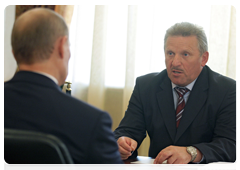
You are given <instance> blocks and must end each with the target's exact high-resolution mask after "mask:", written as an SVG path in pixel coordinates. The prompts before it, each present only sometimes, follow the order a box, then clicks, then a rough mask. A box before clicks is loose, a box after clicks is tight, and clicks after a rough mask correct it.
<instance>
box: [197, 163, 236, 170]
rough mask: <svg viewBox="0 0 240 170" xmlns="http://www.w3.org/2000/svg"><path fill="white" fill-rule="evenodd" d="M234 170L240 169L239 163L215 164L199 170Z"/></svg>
mask: <svg viewBox="0 0 240 170" xmlns="http://www.w3.org/2000/svg"><path fill="white" fill-rule="evenodd" d="M220 169H221V170H233V169H238V163H234V162H213V163H209V164H207V165H204V166H202V167H199V168H198V170H220Z"/></svg>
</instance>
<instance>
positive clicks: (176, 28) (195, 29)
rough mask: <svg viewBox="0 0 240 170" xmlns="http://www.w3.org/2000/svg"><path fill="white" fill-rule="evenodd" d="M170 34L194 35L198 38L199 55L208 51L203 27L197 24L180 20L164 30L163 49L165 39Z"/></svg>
mask: <svg viewBox="0 0 240 170" xmlns="http://www.w3.org/2000/svg"><path fill="white" fill-rule="evenodd" d="M170 36H183V37H187V36H196V37H197V40H198V49H199V52H200V55H202V54H203V53H204V52H206V51H208V42H207V37H206V34H205V32H204V30H203V28H202V27H200V26H198V25H194V24H192V23H189V22H181V23H176V24H175V25H173V26H171V27H170V28H169V29H168V30H167V31H166V34H165V37H164V51H165V48H166V42H167V39H168V37H170Z"/></svg>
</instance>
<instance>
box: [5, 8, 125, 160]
mask: <svg viewBox="0 0 240 170" xmlns="http://www.w3.org/2000/svg"><path fill="white" fill-rule="evenodd" d="M11 38H12V41H11V43H12V51H13V55H14V57H15V59H16V61H17V64H18V67H19V70H20V71H19V72H17V73H16V75H14V77H13V78H12V79H11V80H10V81H8V82H6V83H5V84H4V128H13V129H22V130H31V131H38V132H43V133H48V134H52V135H55V136H56V137H58V138H59V139H61V140H62V141H63V143H65V145H66V146H67V148H68V150H69V152H70V155H71V156H72V158H73V161H74V163H84V164H88V163H96V164H101V163H104V164H117V163H122V160H121V157H120V154H119V152H118V145H117V143H116V140H115V138H114V135H113V132H112V131H111V125H112V121H111V118H110V116H109V115H108V114H107V113H106V112H103V111H101V110H98V109H96V108H94V107H92V106H90V105H88V104H86V103H84V102H82V101H79V100H77V99H75V98H73V97H71V96H69V95H67V94H65V93H63V92H62V91H61V89H60V87H59V86H60V85H62V84H63V83H64V82H65V79H66V76H67V74H68V61H69V58H70V50H69V33H68V28H67V25H66V23H65V21H64V19H63V18H62V17H61V16H60V15H58V14H57V13H55V12H54V11H52V10H49V9H44V8H38V9H33V10H29V11H27V12H25V13H24V14H22V15H21V16H20V17H19V18H18V19H17V20H16V21H15V23H14V26H13V30H12V37H11Z"/></svg>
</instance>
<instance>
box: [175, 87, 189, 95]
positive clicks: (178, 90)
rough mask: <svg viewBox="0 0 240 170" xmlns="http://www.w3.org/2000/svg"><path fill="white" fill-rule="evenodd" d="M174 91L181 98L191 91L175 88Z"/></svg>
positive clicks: (184, 88)
mask: <svg viewBox="0 0 240 170" xmlns="http://www.w3.org/2000/svg"><path fill="white" fill-rule="evenodd" d="M174 89H175V91H176V92H177V93H178V95H179V96H184V94H186V93H187V92H188V91H189V89H188V88H186V87H175V88H174Z"/></svg>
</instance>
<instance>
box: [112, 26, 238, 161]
mask: <svg viewBox="0 0 240 170" xmlns="http://www.w3.org/2000/svg"><path fill="white" fill-rule="evenodd" d="M164 52H165V64H166V69H165V70H163V71H162V72H160V73H150V74H147V75H144V76H141V77H138V78H137V80H136V85H135V87H134V90H133V93H132V96H131V99H130V101H129V105H128V109H127V111H126V113H125V116H124V118H123V119H122V121H121V123H120V125H119V127H118V128H117V129H116V130H115V138H116V139H118V141H117V142H118V145H119V151H120V154H121V158H122V159H123V160H125V159H128V158H129V157H130V158H132V157H136V155H137V148H138V147H139V146H140V145H141V143H142V141H143V139H144V138H145V137H146V131H147V133H148V135H149V137H150V148H149V156H150V157H152V158H155V160H154V163H163V162H164V161H167V163H169V164H186V163H190V162H193V163H210V162H217V161H225V162H234V161H235V160H236V81H235V80H232V79H230V78H227V77H225V76H222V75H220V74H218V73H216V72H214V71H212V70H211V69H210V68H209V67H208V66H206V63H207V61H208V57H209V53H208V45H207V38H206V35H205V33H204V31H203V29H202V28H201V27H199V26H196V25H193V24H191V23H187V22H183V23H177V24H175V25H173V26H172V27H170V28H169V29H168V30H167V32H166V34H165V38H164ZM133 151H134V153H133V155H132V152H133ZM131 155H132V156H131Z"/></svg>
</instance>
